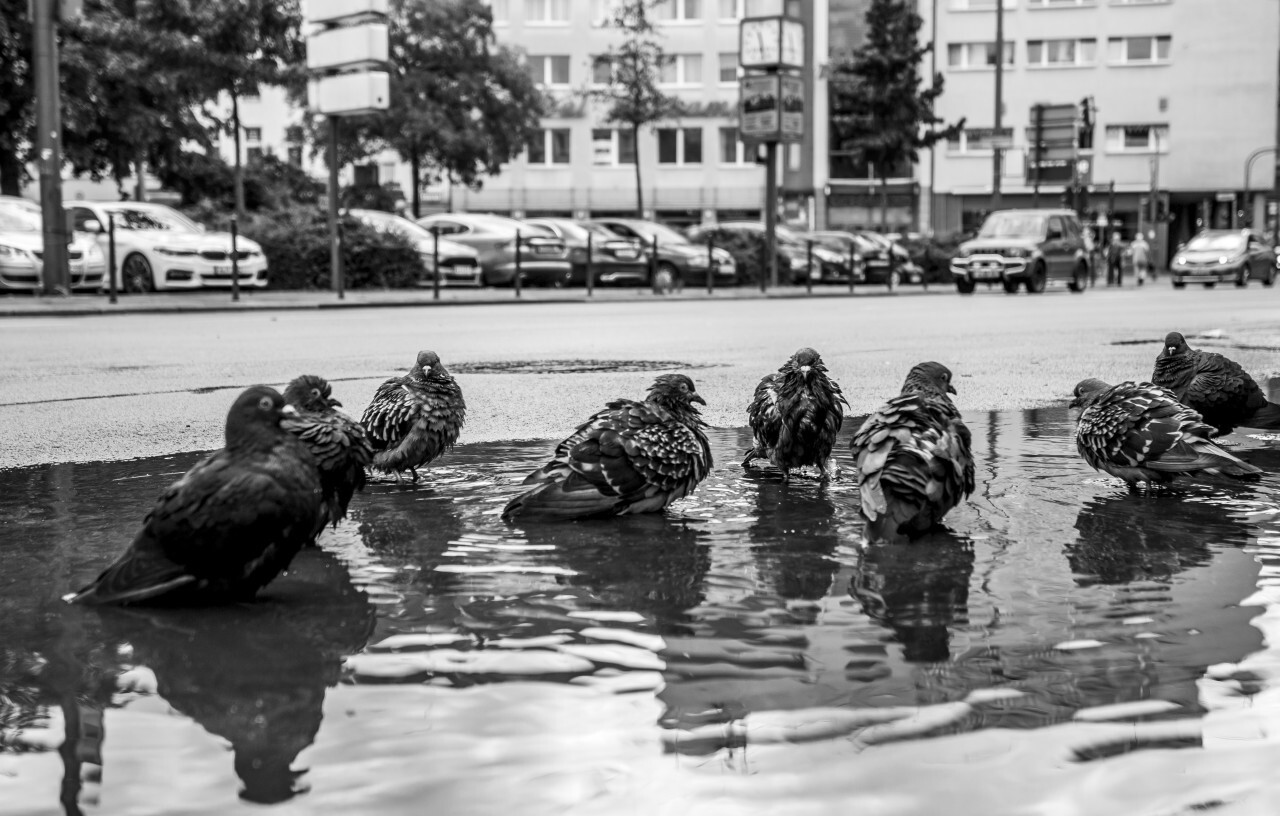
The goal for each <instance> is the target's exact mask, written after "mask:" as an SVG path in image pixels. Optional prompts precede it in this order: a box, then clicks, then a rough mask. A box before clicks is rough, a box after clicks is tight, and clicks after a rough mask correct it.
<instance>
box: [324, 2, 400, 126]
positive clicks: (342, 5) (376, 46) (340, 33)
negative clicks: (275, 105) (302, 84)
mask: <svg viewBox="0 0 1280 816" xmlns="http://www.w3.org/2000/svg"><path fill="white" fill-rule="evenodd" d="M388 7H389V6H388V0H311V2H310V3H308V4H307V14H308V17H307V22H308V23H310V24H311V25H312V26H322V28H319V29H318V30H314V31H312V32H311V33H310V34H309V36H308V37H307V38H306V46H307V68H308V69H310V70H311V72H312V78H311V81H310V82H309V83H308V85H307V102H308V106H309V107H310V108H311V109H312V110H315V111H318V112H319V113H323V114H326V115H329V116H358V115H360V114H364V113H370V112H373V111H379V110H386V109H387V107H388V105H389V104H390V101H391V94H390V75H389V74H388V73H387V71H386V68H387V60H388V58H389V56H390V53H389V47H388V33H389V27H388V24H387V16H386V15H387V11H388Z"/></svg>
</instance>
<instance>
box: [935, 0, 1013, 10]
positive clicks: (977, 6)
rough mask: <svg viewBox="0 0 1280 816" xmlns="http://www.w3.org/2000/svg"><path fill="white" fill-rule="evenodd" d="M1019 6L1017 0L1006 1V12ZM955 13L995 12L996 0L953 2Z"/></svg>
mask: <svg viewBox="0 0 1280 816" xmlns="http://www.w3.org/2000/svg"><path fill="white" fill-rule="evenodd" d="M1015 5H1017V0H1004V10H1005V11H1008V10H1009V9H1010V8H1012V7H1013V6H1015ZM951 9H952V10H953V11H995V10H996V0H951Z"/></svg>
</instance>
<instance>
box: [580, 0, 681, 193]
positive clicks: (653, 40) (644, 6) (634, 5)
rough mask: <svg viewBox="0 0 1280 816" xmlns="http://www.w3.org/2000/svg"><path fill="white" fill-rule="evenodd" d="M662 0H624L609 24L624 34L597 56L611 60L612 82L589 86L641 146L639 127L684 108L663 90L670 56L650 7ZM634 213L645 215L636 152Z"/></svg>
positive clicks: (608, 116)
mask: <svg viewBox="0 0 1280 816" xmlns="http://www.w3.org/2000/svg"><path fill="white" fill-rule="evenodd" d="M658 1H659V0H622V2H620V3H618V4H617V5H616V6H615V7H614V9H613V14H612V16H611V18H610V19H609V21H608V23H607V25H608V26H609V27H611V28H615V29H617V30H619V31H621V32H622V34H623V40H622V42H621V43H620V44H619V45H617V46H612V47H610V48H609V50H608V52H606V53H605V54H602V55H600V56H599V57H597V64H598V65H601V66H608V68H609V82H608V83H606V84H605V86H604V87H603V88H595V89H591V90H588V91H586V92H585V94H584V95H585V96H586V97H587V98H588V99H591V100H594V101H596V102H599V103H601V104H602V105H603V106H604V121H605V122H606V123H609V124H620V125H626V126H628V127H630V128H631V133H632V135H633V137H634V138H635V144H636V145H637V151H638V150H639V144H640V129H641V128H642V127H644V126H646V125H652V124H654V123H655V122H660V121H662V120H664V119H670V118H671V117H673V116H676V115H678V114H679V113H680V100H679V99H677V98H676V97H674V96H670V95H668V94H665V93H663V91H662V87H661V85H660V82H661V78H662V67H663V66H664V65H666V64H667V62H668V61H669V60H670V58H669V57H668V56H667V54H666V52H665V51H663V48H662V44H661V42H659V39H658V32H657V29H656V28H654V25H653V21H652V20H650V18H649V12H650V10H651V9H652V8H653V6H655V5H657V3H658ZM635 168H636V216H637V217H638V218H642V217H644V190H643V187H642V186H641V175H640V157H639V156H638V155H637V156H636V162H635Z"/></svg>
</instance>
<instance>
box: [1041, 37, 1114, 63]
mask: <svg viewBox="0 0 1280 816" xmlns="http://www.w3.org/2000/svg"><path fill="white" fill-rule="evenodd" d="M1097 60H1098V41H1097V40H1095V39H1092V38H1090V39H1085V40H1027V65H1029V66H1033V67H1041V68H1045V67H1051V68H1052V67H1056V68H1061V67H1065V66H1071V65H1093V64H1094V63H1095V62H1097Z"/></svg>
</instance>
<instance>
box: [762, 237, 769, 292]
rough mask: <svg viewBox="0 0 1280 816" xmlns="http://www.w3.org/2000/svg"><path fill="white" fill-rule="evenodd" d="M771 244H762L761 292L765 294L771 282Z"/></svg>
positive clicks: (764, 242) (766, 242)
mask: <svg viewBox="0 0 1280 816" xmlns="http://www.w3.org/2000/svg"><path fill="white" fill-rule="evenodd" d="M768 253H769V242H768V241H761V242H760V291H761V292H764V291H765V287H766V286H767V285H768V281H769V255H768Z"/></svg>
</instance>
